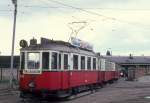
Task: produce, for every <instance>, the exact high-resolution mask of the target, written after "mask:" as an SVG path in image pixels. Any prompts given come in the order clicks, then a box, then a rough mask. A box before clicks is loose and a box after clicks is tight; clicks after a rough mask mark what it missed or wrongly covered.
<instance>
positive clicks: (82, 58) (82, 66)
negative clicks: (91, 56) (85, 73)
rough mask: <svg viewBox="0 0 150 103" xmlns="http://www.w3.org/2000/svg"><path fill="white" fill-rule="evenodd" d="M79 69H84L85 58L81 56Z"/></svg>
mask: <svg viewBox="0 0 150 103" xmlns="http://www.w3.org/2000/svg"><path fill="white" fill-rule="evenodd" d="M81 69H82V70H83V69H85V56H81Z"/></svg>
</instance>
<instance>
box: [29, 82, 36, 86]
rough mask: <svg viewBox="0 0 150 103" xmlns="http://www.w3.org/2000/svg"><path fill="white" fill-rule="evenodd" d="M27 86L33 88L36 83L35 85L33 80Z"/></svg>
mask: <svg viewBox="0 0 150 103" xmlns="http://www.w3.org/2000/svg"><path fill="white" fill-rule="evenodd" d="M28 86H29V87H30V88H35V87H36V85H35V82H33V81H32V82H30V83H29V84H28Z"/></svg>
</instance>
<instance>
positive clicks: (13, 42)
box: [10, 0, 17, 88]
mask: <svg viewBox="0 0 150 103" xmlns="http://www.w3.org/2000/svg"><path fill="white" fill-rule="evenodd" d="M12 3H13V5H14V23H13V36H12V51H11V68H10V69H11V70H10V72H11V74H10V87H11V88H13V65H14V46H15V33H16V17H17V0H12Z"/></svg>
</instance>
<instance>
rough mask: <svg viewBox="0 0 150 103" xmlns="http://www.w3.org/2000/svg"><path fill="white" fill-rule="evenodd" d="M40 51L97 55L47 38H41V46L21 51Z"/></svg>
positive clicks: (28, 47)
mask: <svg viewBox="0 0 150 103" xmlns="http://www.w3.org/2000/svg"><path fill="white" fill-rule="evenodd" d="M36 50H37V51H39V50H43V51H44V50H52V51H62V52H73V53H82V54H87V55H96V53H95V52H94V51H92V50H87V49H84V48H80V47H75V46H73V45H71V44H70V43H69V42H65V41H59V40H50V39H46V38H41V43H40V44H35V45H29V46H27V47H25V48H21V51H36Z"/></svg>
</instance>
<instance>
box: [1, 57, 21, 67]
mask: <svg viewBox="0 0 150 103" xmlns="http://www.w3.org/2000/svg"><path fill="white" fill-rule="evenodd" d="M10 60H11V56H0V68H10ZM19 63H20V56H14V67H15V68H17V67H19Z"/></svg>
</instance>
